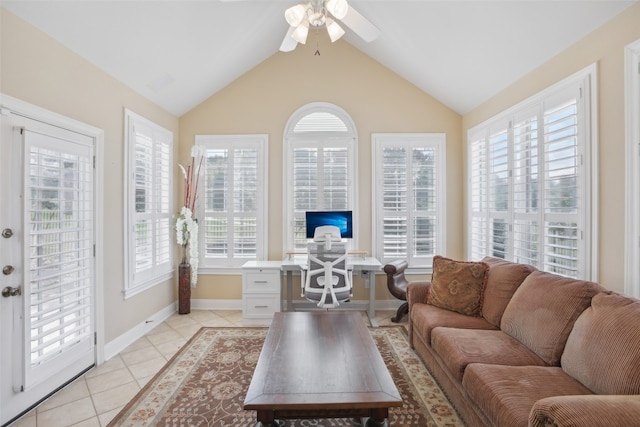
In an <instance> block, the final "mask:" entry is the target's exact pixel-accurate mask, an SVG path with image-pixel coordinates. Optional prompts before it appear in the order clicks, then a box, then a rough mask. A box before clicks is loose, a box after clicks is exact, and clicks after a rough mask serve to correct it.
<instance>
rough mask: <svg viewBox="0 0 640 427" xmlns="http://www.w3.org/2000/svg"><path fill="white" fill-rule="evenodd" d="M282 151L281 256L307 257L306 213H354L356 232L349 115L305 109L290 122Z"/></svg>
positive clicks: (324, 107)
mask: <svg viewBox="0 0 640 427" xmlns="http://www.w3.org/2000/svg"><path fill="white" fill-rule="evenodd" d="M285 145H286V148H285V160H284V173H285V176H284V180H285V188H286V189H287V191H286V199H285V203H286V207H285V236H286V238H285V241H284V244H285V247H284V248H283V251H284V252H288V251H306V248H307V242H308V240H307V238H306V223H305V212H307V211H321V210H324V211H332V210H334V211H344V210H350V211H353V219H354V229H357V228H356V223H357V213H356V212H355V210H356V205H355V188H356V185H355V182H356V178H355V161H356V156H355V149H356V132H355V127H354V126H353V123H352V122H351V119H350V118H349V116H348V114H347V113H346V112H345V111H343V110H342V109H340V108H338V107H337V106H335V105H332V104H326V103H313V104H309V105H306V106H304V107H302V108H300V109H299V110H298V111H296V112H295V113H294V114H293V115H292V116H291V118H290V119H289V123H288V124H287V127H286V130H285ZM356 239H357V234H356V235H354V239H353V240H356ZM349 245H351V246H352V247H353V246H354V245H355V244H354V243H353V241H352V242H349Z"/></svg>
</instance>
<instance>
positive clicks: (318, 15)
mask: <svg viewBox="0 0 640 427" xmlns="http://www.w3.org/2000/svg"><path fill="white" fill-rule="evenodd" d="M326 19H327V17H326V15H325V14H324V13H323V12H322V11H311V12H310V13H309V24H311V26H313V27H322V26H323V25H324V24H325V22H326Z"/></svg>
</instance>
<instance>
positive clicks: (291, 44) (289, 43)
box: [280, 27, 298, 52]
mask: <svg viewBox="0 0 640 427" xmlns="http://www.w3.org/2000/svg"><path fill="white" fill-rule="evenodd" d="M295 30H296V27H289V31H287V34H286V35H285V36H284V40H282V44H281V45H280V52H291V51H292V50H294V49H295V48H296V46H298V42H297V41H296V40H295V39H294V38H293V37H291V35H292V34H293V32H294V31H295Z"/></svg>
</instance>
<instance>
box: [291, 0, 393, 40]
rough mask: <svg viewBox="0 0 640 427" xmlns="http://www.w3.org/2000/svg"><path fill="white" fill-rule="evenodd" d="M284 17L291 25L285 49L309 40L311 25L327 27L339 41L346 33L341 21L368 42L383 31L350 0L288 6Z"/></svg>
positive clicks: (331, 34)
mask: <svg viewBox="0 0 640 427" xmlns="http://www.w3.org/2000/svg"><path fill="white" fill-rule="evenodd" d="M284 17H285V19H286V20H287V23H288V24H289V25H290V27H289V30H288V31H287V34H286V36H285V37H284V40H283V41H282V44H281V45H280V50H281V51H282V52H290V51H292V50H294V49H295V48H296V46H297V45H298V43H302V44H305V43H306V41H307V34H308V33H309V29H319V28H323V27H324V28H326V29H327V33H329V38H330V39H331V42H335V41H336V40H338V39H339V38H340V37H342V36H343V35H344V34H345V31H344V29H343V28H342V27H341V26H340V24H339V23H338V21H340V22H342V23H343V24H344V25H346V26H347V27H349V28H350V29H351V30H352V31H353V32H354V33H356V34H357V35H358V36H359V37H360V38H361V39H363V40H364V41H366V42H370V41H373V40H375V39H377V38H378V36H379V35H380V30H379V29H378V28H376V26H375V25H373V24H372V23H371V22H369V21H368V20H367V19H366V18H365V17H364V16H362V15H360V13H358V11H357V10H355V9H354V8H353V7H351V6H350V5H349V4H348V3H347V0H310V1H308V2H304V3H299V4H297V5H295V6H291V7H290V8H288V9H287V10H285V12H284Z"/></svg>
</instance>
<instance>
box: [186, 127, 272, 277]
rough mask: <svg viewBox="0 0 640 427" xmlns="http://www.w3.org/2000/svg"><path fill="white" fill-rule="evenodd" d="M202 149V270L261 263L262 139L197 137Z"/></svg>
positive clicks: (263, 226)
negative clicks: (259, 261) (257, 261)
mask: <svg viewBox="0 0 640 427" xmlns="http://www.w3.org/2000/svg"><path fill="white" fill-rule="evenodd" d="M196 144H197V145H198V146H200V147H202V149H203V152H204V163H203V165H202V169H203V172H202V174H203V175H202V181H201V182H202V183H203V184H202V187H201V193H200V198H199V205H198V206H197V207H196V210H198V212H199V213H198V218H202V220H201V221H202V223H201V226H200V227H199V231H200V233H201V238H200V239H199V242H200V254H201V267H202V268H201V271H203V272H206V270H207V269H216V271H218V272H219V269H220V268H229V267H231V268H237V267H241V266H242V264H244V263H245V262H247V261H249V260H263V259H266V242H267V230H266V224H267V217H266V215H267V210H266V201H267V188H268V186H267V163H266V161H267V159H266V153H267V152H268V138H267V136H266V135H198V136H196Z"/></svg>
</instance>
